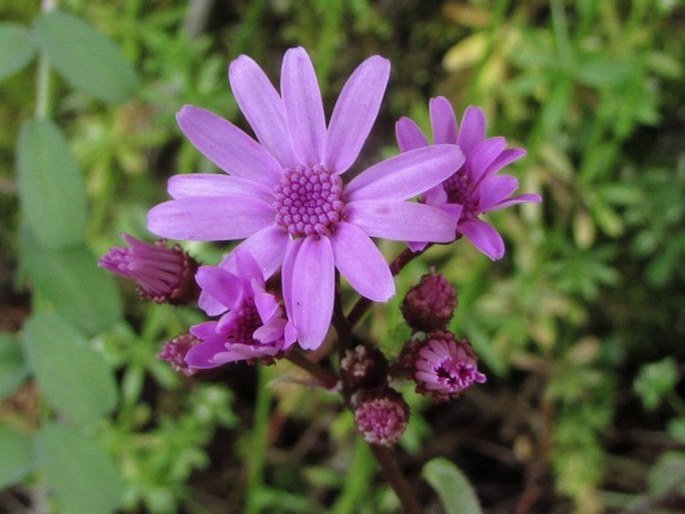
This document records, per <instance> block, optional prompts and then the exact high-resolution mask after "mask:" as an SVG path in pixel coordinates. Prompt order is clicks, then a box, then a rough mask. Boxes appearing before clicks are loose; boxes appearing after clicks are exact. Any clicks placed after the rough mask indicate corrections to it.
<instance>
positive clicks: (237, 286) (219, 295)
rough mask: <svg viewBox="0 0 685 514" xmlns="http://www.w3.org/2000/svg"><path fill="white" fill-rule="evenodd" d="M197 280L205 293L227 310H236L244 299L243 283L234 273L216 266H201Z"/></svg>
mask: <svg viewBox="0 0 685 514" xmlns="http://www.w3.org/2000/svg"><path fill="white" fill-rule="evenodd" d="M195 280H196V281H197V283H198V285H199V286H200V287H201V288H202V291H203V292H205V293H206V294H208V295H210V296H212V297H213V298H215V299H216V300H217V301H219V302H220V303H221V304H222V305H224V306H225V307H226V308H227V309H235V308H236V307H237V306H238V304H239V302H240V300H241V298H242V297H243V289H244V287H243V282H242V281H241V280H240V279H239V278H238V277H236V276H235V275H234V274H233V273H231V272H229V271H226V270H223V269H221V268H217V267H216V266H200V269H199V270H198V271H197V274H196V275H195Z"/></svg>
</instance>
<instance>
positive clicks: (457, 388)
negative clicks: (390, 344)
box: [414, 330, 486, 401]
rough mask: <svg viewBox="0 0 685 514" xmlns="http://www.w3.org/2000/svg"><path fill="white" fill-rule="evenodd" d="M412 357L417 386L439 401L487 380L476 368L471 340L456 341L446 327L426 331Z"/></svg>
mask: <svg viewBox="0 0 685 514" xmlns="http://www.w3.org/2000/svg"><path fill="white" fill-rule="evenodd" d="M415 359H416V360H415V362H414V380H415V381H416V383H417V387H416V390H417V391H418V392H420V393H424V394H425V393H428V394H432V395H434V396H435V397H436V399H438V400H441V401H444V400H448V399H450V398H456V397H457V396H458V395H459V393H461V392H462V391H463V390H464V389H466V388H468V387H470V386H471V384H473V383H474V382H476V383H479V384H482V383H484V382H485V381H486V377H485V375H484V374H483V373H481V372H480V371H478V367H477V361H478V357H477V356H476V354H475V353H474V351H473V348H471V344H470V343H469V342H468V341H467V340H466V339H462V340H461V341H458V340H457V339H456V338H455V337H454V334H452V333H451V332H447V331H446V330H439V331H437V332H433V333H431V334H428V338H427V339H426V340H425V341H424V342H423V345H422V346H421V347H420V348H419V349H418V350H417V351H416V352H415Z"/></svg>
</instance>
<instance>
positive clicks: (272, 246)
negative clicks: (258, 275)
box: [222, 225, 290, 279]
mask: <svg viewBox="0 0 685 514" xmlns="http://www.w3.org/2000/svg"><path fill="white" fill-rule="evenodd" d="M289 239H290V238H289V236H288V232H287V231H286V230H285V229H284V228H282V227H278V226H276V225H269V226H267V227H265V228H263V229H261V230H259V231H257V232H255V233H254V234H252V235H251V236H250V237H248V238H247V239H245V241H243V242H242V243H240V244H239V245H238V246H237V247H236V249H235V250H234V251H236V250H239V249H240V250H245V251H246V252H249V253H250V255H252V257H253V258H254V260H255V261H257V264H259V267H260V268H261V270H262V276H263V277H264V279H268V278H269V277H270V276H271V275H273V274H274V273H275V272H276V270H277V269H278V268H279V267H280V266H281V263H282V262H283V254H284V253H285V248H286V245H287V244H288V241H289ZM231 255H232V254H231ZM231 259H232V258H231V257H230V256H229V258H228V259H225V263H226V264H225V265H226V266H229V267H228V268H227V269H229V270H230V269H231V267H230V266H232V264H230V260H231ZM222 267H224V264H222Z"/></svg>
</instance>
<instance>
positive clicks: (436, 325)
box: [400, 270, 457, 332]
mask: <svg viewBox="0 0 685 514" xmlns="http://www.w3.org/2000/svg"><path fill="white" fill-rule="evenodd" d="M456 307H457V291H456V289H455V288H454V287H453V286H452V284H450V283H449V282H448V281H447V280H446V279H445V277H444V276H442V275H441V274H440V273H436V272H435V270H431V272H430V273H427V274H426V275H424V276H422V277H421V280H420V281H419V283H418V284H417V285H416V286H414V287H412V288H411V289H410V290H409V292H408V293H407V295H406V296H405V297H404V300H403V301H402V306H401V307H400V308H401V310H402V315H403V316H404V319H405V321H406V322H407V324H408V325H409V326H410V327H412V328H413V329H414V330H420V331H422V332H430V331H433V330H440V329H443V328H445V327H446V326H447V324H448V323H449V321H450V320H451V319H452V315H453V314H454V309H455V308H456Z"/></svg>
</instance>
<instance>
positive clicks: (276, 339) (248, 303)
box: [185, 249, 295, 369]
mask: <svg viewBox="0 0 685 514" xmlns="http://www.w3.org/2000/svg"><path fill="white" fill-rule="evenodd" d="M235 264H236V268H237V273H235V274H234V273H231V272H230V271H227V270H225V269H222V268H219V267H216V266H201V267H200V269H199V270H198V272H197V275H196V279H197V282H198V284H200V287H201V288H202V292H203V294H206V295H209V296H210V297H212V299H213V300H214V302H216V303H217V304H218V305H221V306H222V308H221V310H220V312H219V313H222V312H223V313H224V314H223V315H222V316H221V318H219V320H218V321H207V322H205V323H200V324H199V325H195V326H194V327H192V328H191V329H190V332H191V334H193V335H194V336H195V337H197V338H198V339H200V341H201V342H200V344H198V345H195V346H193V347H192V348H190V350H189V351H188V353H187V355H186V358H185V361H186V363H187V364H188V365H189V366H190V367H192V368H201V369H205V368H215V367H217V366H221V365H222V364H226V363H228V362H235V361H241V360H252V359H262V360H265V361H270V360H272V359H273V358H275V357H277V356H279V355H280V354H282V353H283V352H284V351H285V350H287V349H288V348H289V347H290V346H291V345H292V344H293V343H294V342H295V331H294V328H293V327H292V325H291V324H290V323H289V322H288V321H287V320H286V319H285V318H284V317H283V309H282V308H281V306H280V305H279V304H278V300H276V298H275V297H274V296H273V295H272V294H270V293H268V292H267V291H266V290H265V289H264V286H265V284H264V277H263V275H262V271H261V269H260V267H259V265H258V264H257V262H256V261H255V260H254V258H253V257H252V256H251V255H250V254H249V253H248V252H247V251H245V250H242V249H240V250H237V251H236V252H235Z"/></svg>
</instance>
